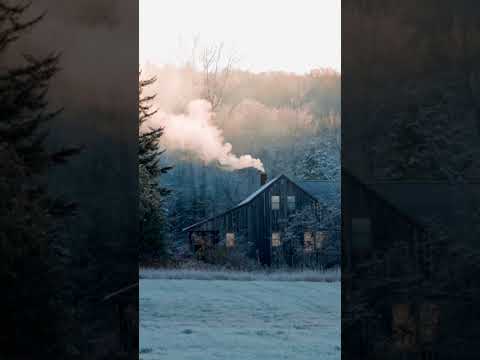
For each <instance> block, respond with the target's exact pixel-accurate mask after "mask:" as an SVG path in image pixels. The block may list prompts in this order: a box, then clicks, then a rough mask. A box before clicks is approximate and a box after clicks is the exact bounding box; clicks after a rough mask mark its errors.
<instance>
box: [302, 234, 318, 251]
mask: <svg viewBox="0 0 480 360" xmlns="http://www.w3.org/2000/svg"><path fill="white" fill-rule="evenodd" d="M314 245H315V244H314V238H313V233H311V232H310V231H307V232H305V233H304V234H303V248H304V250H305V252H308V253H309V252H312V251H313V248H314Z"/></svg>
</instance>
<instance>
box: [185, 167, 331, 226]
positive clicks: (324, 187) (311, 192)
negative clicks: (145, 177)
mask: <svg viewBox="0 0 480 360" xmlns="http://www.w3.org/2000/svg"><path fill="white" fill-rule="evenodd" d="M280 178H285V179H287V180H288V181H290V182H292V183H293V184H295V185H297V186H298V187H299V188H300V189H301V190H303V191H304V192H305V193H306V194H307V195H308V196H310V197H311V198H313V199H314V200H320V198H322V199H323V198H324V196H327V197H328V198H330V197H331V196H333V194H334V191H335V188H336V187H337V188H339V183H331V182H326V181H300V180H299V181H293V180H291V179H289V178H288V177H287V176H285V175H284V174H280V175H278V176H276V177H274V178H273V179H271V180H270V181H267V182H266V183H265V184H264V185H262V186H261V187H260V188H258V190H256V191H254V192H253V193H252V194H250V195H249V196H247V197H246V198H245V199H244V200H242V201H241V202H240V203H238V204H237V205H235V206H234V207H232V208H230V209H229V210H227V211H224V212H223V213H221V214H218V215H215V216H212V217H209V218H207V219H205V220H202V221H199V222H197V223H195V224H193V225H190V226H188V227H186V228H184V229H183V231H188V230H189V229H192V228H194V227H196V226H199V225H201V224H204V223H206V222H207V221H210V220H212V219H215V218H217V217H219V216H222V215H225V214H227V213H229V212H230V211H233V210H235V209H238V208H239V207H242V206H245V205H247V204H248V203H250V202H251V201H252V200H253V199H255V198H256V197H257V196H258V195H260V194H261V193H262V192H264V191H265V190H266V189H268V188H269V187H270V186H272V185H273V184H274V183H275V182H277V181H278V180H279V179H280ZM335 184H336V185H335ZM322 191H325V193H324V194H322Z"/></svg>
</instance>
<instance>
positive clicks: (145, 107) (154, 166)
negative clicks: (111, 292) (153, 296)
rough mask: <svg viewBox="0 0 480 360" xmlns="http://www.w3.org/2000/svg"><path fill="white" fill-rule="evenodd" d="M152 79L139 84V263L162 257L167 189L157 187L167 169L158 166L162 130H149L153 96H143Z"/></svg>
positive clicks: (141, 81) (164, 254) (164, 246)
mask: <svg viewBox="0 0 480 360" xmlns="http://www.w3.org/2000/svg"><path fill="white" fill-rule="evenodd" d="M155 80H156V79H155V78H151V79H148V80H140V82H139V120H138V126H139V141H138V144H139V159H138V173H139V189H140V191H139V197H140V209H139V210H140V211H139V234H140V239H139V240H140V260H141V261H148V260H161V259H164V258H165V257H166V254H167V248H166V244H165V238H166V231H167V226H166V225H167V223H166V214H165V204H164V199H165V197H166V196H167V195H168V194H169V193H170V190H169V189H167V188H165V187H162V186H161V185H160V181H159V178H160V176H161V175H162V174H166V173H167V172H168V171H169V170H170V169H172V167H171V166H164V167H162V166H161V165H160V156H161V155H162V154H163V153H164V152H165V150H164V149H162V148H161V146H160V138H161V136H162V135H163V130H164V129H163V127H158V128H151V127H149V126H148V124H147V123H148V120H149V119H150V118H151V117H152V116H153V115H154V114H155V113H156V110H152V105H151V102H152V101H153V100H154V98H155V95H143V90H144V88H145V87H146V86H148V85H151V84H153V83H154V82H155Z"/></svg>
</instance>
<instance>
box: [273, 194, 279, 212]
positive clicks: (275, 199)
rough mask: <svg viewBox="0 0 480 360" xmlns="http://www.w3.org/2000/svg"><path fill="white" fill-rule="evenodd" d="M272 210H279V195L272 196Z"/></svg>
mask: <svg viewBox="0 0 480 360" xmlns="http://www.w3.org/2000/svg"><path fill="white" fill-rule="evenodd" d="M272 210H280V196H277V195H274V196H272Z"/></svg>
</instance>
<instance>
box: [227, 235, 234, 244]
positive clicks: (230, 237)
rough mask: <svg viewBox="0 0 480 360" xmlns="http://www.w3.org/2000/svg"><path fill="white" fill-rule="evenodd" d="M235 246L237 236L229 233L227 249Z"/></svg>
mask: <svg viewBox="0 0 480 360" xmlns="http://www.w3.org/2000/svg"><path fill="white" fill-rule="evenodd" d="M234 246H235V234H234V233H227V247H234Z"/></svg>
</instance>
